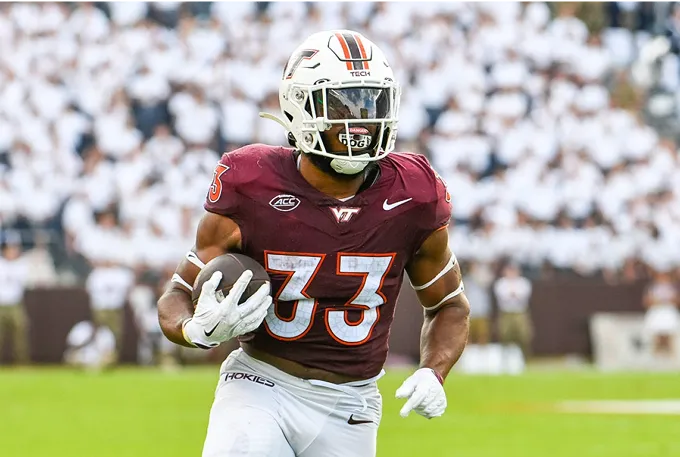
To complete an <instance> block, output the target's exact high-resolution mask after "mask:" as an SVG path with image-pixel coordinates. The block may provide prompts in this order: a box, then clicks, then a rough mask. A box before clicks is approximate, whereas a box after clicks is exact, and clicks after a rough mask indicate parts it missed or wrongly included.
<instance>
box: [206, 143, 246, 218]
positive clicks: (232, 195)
mask: <svg viewBox="0 0 680 457" xmlns="http://www.w3.org/2000/svg"><path fill="white" fill-rule="evenodd" d="M235 174H236V170H235V166H234V161H233V157H232V156H231V153H225V154H224V155H222V158H221V159H220V160H219V162H217V165H216V166H215V170H214V171H213V177H212V182H211V183H210V186H209V187H208V192H207V194H206V196H205V203H204V204H203V207H204V208H205V210H206V211H209V212H211V213H216V214H219V215H222V216H234V215H236V214H237V213H238V208H239V200H240V198H239V194H238V191H237V187H236V184H237V183H236V179H235V176H234V175H235Z"/></svg>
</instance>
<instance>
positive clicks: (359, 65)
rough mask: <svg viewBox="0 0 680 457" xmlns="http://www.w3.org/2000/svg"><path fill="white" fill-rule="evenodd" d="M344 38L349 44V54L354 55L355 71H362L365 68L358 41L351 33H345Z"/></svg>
mask: <svg viewBox="0 0 680 457" xmlns="http://www.w3.org/2000/svg"><path fill="white" fill-rule="evenodd" d="M342 36H343V38H344V39H345V41H346V42H347V47H348V48H349V52H350V54H351V55H352V61H353V62H352V63H353V64H354V69H355V70H362V69H363V68H364V62H363V60H362V56H361V51H360V50H359V45H358V44H357V40H356V39H355V38H354V35H352V34H351V33H343V34H342Z"/></svg>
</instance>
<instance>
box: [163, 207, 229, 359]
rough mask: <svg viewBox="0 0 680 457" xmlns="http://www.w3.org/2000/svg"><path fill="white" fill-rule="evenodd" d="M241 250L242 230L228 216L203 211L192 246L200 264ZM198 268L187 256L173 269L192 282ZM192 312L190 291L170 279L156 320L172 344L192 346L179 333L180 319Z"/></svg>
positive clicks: (186, 317)
mask: <svg viewBox="0 0 680 457" xmlns="http://www.w3.org/2000/svg"><path fill="white" fill-rule="evenodd" d="M240 249H241V231H240V230H239V227H238V225H236V223H235V222H234V221H233V220H231V219H229V218H228V217H224V216H220V215H217V214H214V213H205V215H204V216H203V218H202V219H201V221H200V222H199V224H198V229H197V231H196V244H195V246H194V248H193V249H192V250H193V251H194V252H195V253H196V255H197V256H198V258H199V259H201V261H202V262H203V263H208V262H209V261H211V260H212V259H214V258H215V257H218V256H220V255H223V254H226V253H227V252H233V251H239V250H240ZM199 272H200V270H199V268H198V267H197V266H196V265H194V264H193V263H191V262H189V261H188V260H187V259H186V258H185V259H183V260H182V262H180V264H179V266H178V267H177V269H176V270H175V273H177V274H178V275H179V276H181V277H182V279H184V280H185V281H186V282H187V283H189V284H193V283H194V281H195V280H196V276H198V273H199ZM193 315H194V306H193V304H192V303H191V291H190V290H189V289H187V288H186V287H184V286H183V285H181V284H179V283H176V282H171V283H170V285H169V286H168V288H167V290H166V291H165V293H164V294H163V295H162V296H161V298H159V299H158V321H159V322H160V324H161V329H162V330H163V334H164V335H165V336H166V337H167V338H168V339H169V340H170V341H172V342H173V343H176V344H180V345H182V346H187V347H193V346H192V345H191V344H189V343H188V342H187V341H186V340H185V339H184V336H183V335H182V322H184V321H185V320H186V319H188V318H190V317H192V316H193Z"/></svg>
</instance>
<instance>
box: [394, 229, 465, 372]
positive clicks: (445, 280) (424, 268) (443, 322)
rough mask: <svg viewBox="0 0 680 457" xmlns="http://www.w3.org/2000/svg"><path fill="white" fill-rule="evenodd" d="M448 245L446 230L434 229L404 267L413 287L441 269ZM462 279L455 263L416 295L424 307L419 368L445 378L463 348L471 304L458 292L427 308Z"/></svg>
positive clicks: (445, 259) (445, 262) (444, 264)
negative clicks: (441, 303) (431, 370)
mask: <svg viewBox="0 0 680 457" xmlns="http://www.w3.org/2000/svg"><path fill="white" fill-rule="evenodd" d="M448 242H449V234H448V231H447V229H446V228H442V229H440V230H437V231H436V232H434V233H433V234H432V235H430V237H429V238H427V240H425V242H424V243H423V245H422V246H421V247H420V249H419V250H418V252H417V253H416V255H415V257H414V258H413V260H411V262H410V263H409V264H408V265H407V266H406V271H407V272H408V275H409V278H410V279H411V283H412V284H414V285H416V286H419V285H422V284H426V283H427V282H429V281H431V280H432V278H434V277H435V276H437V274H439V272H441V271H442V269H444V267H445V266H446V264H447V262H448V261H449V259H450V258H451V256H452V255H453V254H452V253H451V250H450V249H449V246H448ZM461 280H462V275H461V272H460V266H459V265H458V263H457V262H456V264H455V265H454V267H453V268H452V269H450V270H449V271H448V272H447V273H446V274H444V275H443V276H442V277H441V278H439V279H438V280H437V281H436V282H435V283H434V284H432V285H431V286H429V287H428V288H426V289H423V290H421V291H417V292H416V293H417V295H418V299H419V300H420V303H421V304H422V305H423V307H424V308H425V322H423V328H422V330H421V333H420V367H421V368H432V369H433V370H435V371H436V372H437V373H439V374H440V375H441V376H442V377H444V378H446V376H447V375H448V373H449V371H451V368H452V367H453V365H454V364H455V363H456V362H457V361H458V359H459V358H460V356H461V354H462V353H463V349H465V344H466V343H467V337H468V332H469V327H470V322H469V314H470V304H469V303H468V300H467V297H466V296H465V294H464V293H460V294H458V295H457V296H455V297H453V298H451V299H449V300H447V301H446V302H445V303H444V304H443V305H441V306H439V307H438V308H436V309H432V310H428V308H432V307H434V306H435V305H436V304H437V303H439V302H440V301H441V300H442V299H443V298H444V297H446V296H447V295H448V294H450V293H451V292H453V291H454V290H456V289H457V288H458V286H459V285H460V282H461Z"/></svg>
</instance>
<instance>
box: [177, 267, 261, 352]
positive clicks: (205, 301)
mask: <svg viewBox="0 0 680 457" xmlns="http://www.w3.org/2000/svg"><path fill="white" fill-rule="evenodd" d="M252 277H253V272H252V271H250V270H246V271H244V272H243V274H241V276H240V277H239V278H238V279H237V280H236V282H235V283H234V286H233V287H232V288H231V290H230V291H229V294H228V295H227V296H226V297H224V300H222V301H220V300H219V299H218V298H217V296H216V294H215V292H216V290H217V287H218V286H219V284H220V281H221V280H222V273H221V272H219V271H216V272H215V273H213V275H212V276H211V277H210V279H209V280H207V281H206V282H204V283H203V287H202V288H201V295H200V296H199V297H198V303H197V304H196V310H195V311H194V316H193V317H191V318H189V319H187V320H185V321H184V323H183V324H182V333H183V334H184V339H185V340H187V341H188V342H189V343H191V344H193V345H195V346H198V347H200V348H203V349H210V348H213V347H215V346H218V345H219V344H220V343H222V342H224V341H227V340H230V339H232V338H234V337H237V336H240V335H243V334H246V333H248V332H252V331H253V330H255V329H256V328H258V327H259V326H260V324H262V321H263V320H264V318H265V316H266V315H267V310H268V309H269V306H270V305H271V304H272V297H271V296H270V295H269V292H270V284H269V282H267V283H265V284H263V285H262V286H261V287H260V288H259V289H257V292H255V293H254V294H253V295H252V296H251V297H250V298H248V300H246V301H245V302H244V303H242V304H240V305H239V304H238V302H239V300H240V299H241V295H243V292H244V291H245V290H246V287H248V283H249V282H250V280H251V278H252Z"/></svg>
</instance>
